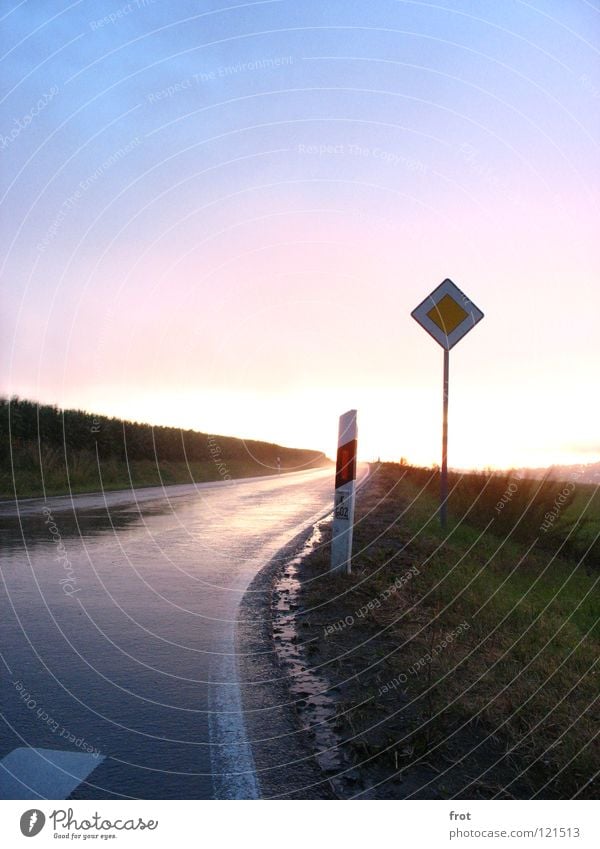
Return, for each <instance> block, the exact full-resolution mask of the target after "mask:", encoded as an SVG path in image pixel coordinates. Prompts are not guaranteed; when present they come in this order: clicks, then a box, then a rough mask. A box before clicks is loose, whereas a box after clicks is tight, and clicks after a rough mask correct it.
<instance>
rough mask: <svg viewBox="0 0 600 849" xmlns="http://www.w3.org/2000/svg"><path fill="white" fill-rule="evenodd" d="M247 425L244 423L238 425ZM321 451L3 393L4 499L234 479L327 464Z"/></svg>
mask: <svg viewBox="0 0 600 849" xmlns="http://www.w3.org/2000/svg"><path fill="white" fill-rule="evenodd" d="M242 427H243V423H241V424H240V429H241V428H242ZM329 464H330V461H329V460H328V459H327V458H326V457H325V455H324V454H323V453H322V452H320V451H311V450H310V449H305V448H288V447H285V446H282V445H277V444H274V443H270V442H260V441H258V440H244V439H239V438H234V437H230V436H218V435H214V434H208V433H201V432H199V431H195V430H180V429H179V428H175V427H154V426H152V425H150V424H146V423H140V422H130V421H123V420H121V419H116V418H109V417H108V416H101V415H95V414H94V413H90V412H87V411H83V410H60V409H59V408H57V407H55V406H50V405H44V404H37V403H36V402H35V401H28V400H22V399H19V398H11V399H10V400H9V399H7V398H0V497H3V498H13V497H14V494H15V489H16V492H17V496H18V497H26V496H32V495H42V494H44V492H45V493H46V494H53V495H55V494H61V493H66V492H69V491H73V492H90V491H98V490H100V489H121V488H124V487H128V486H131V484H132V483H133V485H134V486H153V485H158V484H161V483H164V484H171V483H191V482H194V481H195V482H199V481H211V480H230V479H233V478H239V477H251V476H255V475H268V474H276V473H277V471H278V468H279V467H280V468H281V471H282V472H291V471H299V470H302V469H311V468H316V467H319V466H325V465H329Z"/></svg>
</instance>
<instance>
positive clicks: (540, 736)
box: [298, 464, 600, 798]
mask: <svg viewBox="0 0 600 849" xmlns="http://www.w3.org/2000/svg"><path fill="white" fill-rule="evenodd" d="M450 488H451V497H450V503H449V513H450V521H449V526H448V529H447V531H446V533H443V532H442V531H441V529H440V526H439V520H438V516H437V506H438V492H439V475H438V474H437V473H435V472H432V471H430V470H426V469H415V468H411V467H408V466H399V465H394V464H384V465H382V466H379V467H377V468H375V467H374V471H373V475H372V479H371V481H370V482H369V483H368V484H367V486H366V487H365V490H364V491H363V492H362V493H360V494H359V498H358V502H357V516H356V526H355V540H354V559H353V572H352V574H351V575H350V576H346V575H338V576H331V575H330V574H328V573H327V569H328V565H329V562H328V558H329V546H328V545H327V544H325V545H323V546H321V547H320V548H319V549H318V550H317V551H315V552H314V553H313V554H312V555H309V556H308V557H307V558H306V559H305V560H304V561H303V563H302V565H301V567H300V569H301V571H300V579H301V581H302V590H301V593H300V599H301V605H300V610H299V618H298V621H299V628H298V630H299V633H301V635H302V644H303V647H304V653H305V656H306V659H307V663H308V664H309V665H311V666H312V667H313V668H315V669H316V668H317V667H318V668H319V672H320V673H321V674H323V673H325V674H326V675H327V678H328V680H329V682H330V684H331V685H332V686H333V687H334V688H335V689H334V690H333V692H334V693H335V694H336V695H335V700H336V710H337V714H338V718H337V721H336V727H337V731H338V734H339V735H340V739H341V740H343V741H344V742H343V744H342V747H341V748H342V750H343V752H344V757H345V761H346V763H348V764H350V765H352V767H353V770H352V774H354V775H355V776H357V778H356V791H355V794H354V795H363V794H364V795H366V796H368V797H376V798H381V797H386V796H389V797H406V796H411V795H412V796H414V797H416V798H439V797H442V798H445V797H461V796H462V797H464V798H476V797H483V798H492V797H495V796H497V797H500V798H512V797H515V798H531V797H540V798H546V797H558V798H570V797H572V796H578V797H580V798H584V797H592V796H593V795H594V793H596V794H597V792H598V786H597V779H596V777H595V773H596V771H597V770H598V763H599V761H600V751H599V748H598V742H597V736H596V735H597V731H598V695H599V689H598V682H599V680H600V679H599V672H600V668H599V667H598V658H599V644H600V641H599V636H600V628H599V619H598V613H599V609H598V601H597V584H598V579H599V577H600V562H599V557H598V531H599V530H600V500H599V498H598V493H597V491H596V488H595V487H593V486H589V485H574V486H573V485H569V486H566V485H565V484H562V483H556V482H543V481H523V480H519V479H516V478H514V477H513V476H511V475H503V476H491V475H484V474H477V475H464V476H458V475H452V476H451V479H450ZM325 543H327V539H325Z"/></svg>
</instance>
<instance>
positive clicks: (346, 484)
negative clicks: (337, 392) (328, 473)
mask: <svg viewBox="0 0 600 849" xmlns="http://www.w3.org/2000/svg"><path fill="white" fill-rule="evenodd" d="M357 436H358V432H357V427H356V410H348V412H347V413H344V414H343V415H342V416H340V427H339V431H338V450H337V462H336V467H335V496H334V509H333V538H332V540H331V571H332V572H337V571H338V570H341V571H345V572H346V574H348V575H349V574H350V572H351V571H352V568H351V559H352V530H353V527H354V493H355V488H356V441H357Z"/></svg>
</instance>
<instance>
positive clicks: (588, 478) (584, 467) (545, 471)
mask: <svg viewBox="0 0 600 849" xmlns="http://www.w3.org/2000/svg"><path fill="white" fill-rule="evenodd" d="M515 472H516V473H517V475H518V476H519V477H522V478H533V479H539V478H544V477H548V478H549V479H550V480H561V481H577V482H579V483H593V484H600V461H598V462H597V463H577V464H575V465H571V466H561V465H557V466H549V467H547V468H536V469H527V468H523V469H516V470H515Z"/></svg>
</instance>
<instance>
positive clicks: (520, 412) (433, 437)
mask: <svg viewBox="0 0 600 849" xmlns="http://www.w3.org/2000/svg"><path fill="white" fill-rule="evenodd" d="M59 5H62V4H59ZM132 5H133V9H132V11H131V12H130V13H127V14H123V15H121V16H120V17H118V18H117V19H116V20H114V21H112V20H110V19H109V20H108V23H107V22H104V23H102V24H99V23H98V22H99V21H101V20H102V19H103V18H104V16H108V15H109V14H110V13H113V12H114V11H115V9H114V5H111V3H109V2H100V3H97V4H94V5H93V7H91V6H89V5H87V6H77V7H76V8H73V9H71V10H70V11H69V12H68V14H67V12H66V9H67V7H66V6H64V9H63V10H62V11H61V12H60V13H58V14H56V16H55V17H52V15H51V14H50V12H49V11H48V7H47V6H46V4H40V5H39V6H38V5H37V4H26V5H24V6H18V7H16V8H15V10H14V11H13V13H12V16H11V20H12V27H13V29H14V31H15V33H16V34H17V35H18V33H19V32H20V31H22V35H23V37H25V36H26V38H25V41H24V43H23V44H21V45H18V46H16V47H15V51H16V55H17V57H18V58H17V61H16V62H15V61H13V63H12V65H11V66H10V68H7V70H6V73H5V75H4V101H3V106H2V109H3V112H2V118H1V123H0V134H1V135H2V140H3V141H2V146H3V150H2V161H3V165H4V168H3V177H2V179H3V210H4V216H3V218H4V231H5V240H6V241H5V244H6V246H7V247H6V250H5V253H4V260H3V264H2V279H3V284H4V285H3V289H4V298H3V309H2V312H3V318H2V359H3V363H4V369H3V371H2V382H1V385H0V391H2V393H3V394H13V393H14V394H18V395H20V396H22V397H29V398H32V399H35V400H39V401H43V402H51V403H57V404H59V405H61V406H65V407H79V408H85V409H88V410H91V411H96V412H99V413H104V414H109V415H116V416H120V417H124V418H128V419H135V420H143V421H148V422H150V423H152V424H168V425H175V426H180V427H184V428H194V429H198V430H201V431H206V432H211V433H221V434H227V435H235V436H241V437H245V438H254V439H262V440H267V441H273V442H278V443H280V444H285V445H293V446H302V447H310V448H315V449H320V450H324V451H326V452H327V453H328V455H329V456H332V455H333V453H334V447H335V441H336V437H337V417H338V416H339V414H340V413H341V412H343V411H344V410H346V409H349V408H357V409H358V414H359V454H360V457H361V459H375V458H377V457H381V458H382V459H389V460H399V459H400V457H406V458H407V459H408V460H409V461H411V462H413V463H418V464H430V463H437V462H439V458H440V442H441V391H442V386H441V382H442V351H441V348H439V347H438V345H436V343H435V342H434V341H433V340H432V339H431V338H429V337H428V336H427V334H426V333H425V332H424V331H423V330H422V329H421V328H420V327H419V326H417V325H416V323H415V322H414V321H412V319H411V317H410V312H411V310H412V309H413V308H414V307H415V306H416V305H417V304H418V303H419V302H420V301H421V300H422V299H423V298H424V297H425V296H426V295H427V294H428V292H429V291H431V290H432V289H433V288H434V287H435V286H437V285H438V284H439V283H440V282H441V281H442V280H443V279H444V278H445V277H450V278H452V279H453V280H454V281H455V282H456V283H457V285H458V286H460V287H461V288H462V289H464V291H465V292H466V293H467V294H468V295H469V297H471V298H472V299H473V300H474V302H475V303H476V304H477V305H478V306H480V307H481V309H482V310H483V311H484V313H485V318H484V319H483V321H482V322H481V323H480V324H479V325H477V327H475V328H474V329H473V331H472V332H471V333H469V334H468V336H467V337H466V338H465V339H464V340H462V341H461V342H460V343H459V344H458V345H457V346H456V348H455V349H454V350H453V351H452V352H451V356H450V369H451V371H450V374H451V378H450V380H451V383H450V464H451V466H454V467H460V468H471V467H482V468H483V467H488V466H491V467H510V466H513V465H515V466H524V465H528V466H542V465H548V464H551V463H576V462H591V461H594V460H597V459H598V458H599V457H600V437H599V433H598V424H599V422H600V395H599V393H598V389H597V385H598V365H599V363H598V316H599V315H600V290H599V287H598V270H599V265H600V263H599V251H598V239H597V221H598V211H597V209H596V206H597V203H596V201H595V197H597V189H598V186H597V183H598V167H597V166H598V161H597V134H598V114H599V110H598V103H599V96H600V77H599V75H598V59H597V52H596V51H595V50H593V49H592V46H591V45H590V44H589V42H588V41H587V38H586V36H587V35H589V33H590V32H591V31H592V30H594V31H595V32H596V33H597V27H598V18H597V13H596V11H595V10H594V9H593V8H592V7H591V6H588V5H586V4H585V3H579V2H573V3H563V2H554V0H551V2H545V3H541V2H537V3H532V4H520V3H512V2H511V3H502V4H491V3H490V4H473V3H471V2H467V0H462V2H454V3H452V4H449V5H448V8H445V7H444V5H443V4H442V5H438V6H435V7H431V6H430V5H427V6H426V5H425V4H420V3H391V4H387V3H385V4H383V3H382V4H374V5H371V4H366V3H365V4H348V3H345V2H342V0H335V2H332V3H327V4H322V3H317V2H308V3H301V4H297V3H291V2H277V3H266V4H265V3H262V4H258V3H250V4H247V5H245V6H244V7H243V8H240V7H237V6H236V7H235V10H234V9H233V7H232V9H230V10H227V9H223V10H220V11H218V12H217V11H214V12H213V10H212V9H210V8H209V7H208V5H206V4H204V3H200V4H198V3H191V2H182V3H178V4H177V15H175V14H174V12H173V8H172V7H171V5H170V4H162V3H152V4H147V5H144V6H143V8H142V6H141V5H140V4H138V5H137V6H136V5H135V4H132ZM209 12H210V14H209ZM38 24H39V29H38V30H37V31H36V26H37V25H38ZM15 41H18V38H17V39H15ZM58 48H60V49H58ZM82 54H83V57H84V58H83V59H82ZM13 58H14V57H13ZM41 99H43V101H44V102H43V103H42V102H41ZM36 104H38V105H36ZM32 109H33V112H31V116H30V120H29V121H24V119H23V116H25V115H27V114H29V113H30V111H31V110H32ZM17 131H18V132H17ZM15 133H16V134H15Z"/></svg>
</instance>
